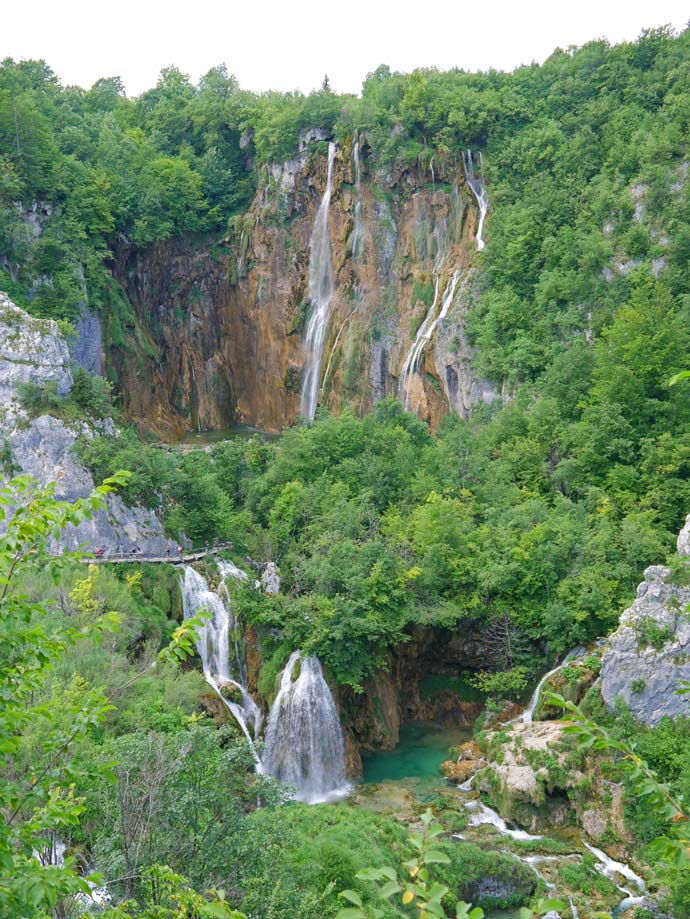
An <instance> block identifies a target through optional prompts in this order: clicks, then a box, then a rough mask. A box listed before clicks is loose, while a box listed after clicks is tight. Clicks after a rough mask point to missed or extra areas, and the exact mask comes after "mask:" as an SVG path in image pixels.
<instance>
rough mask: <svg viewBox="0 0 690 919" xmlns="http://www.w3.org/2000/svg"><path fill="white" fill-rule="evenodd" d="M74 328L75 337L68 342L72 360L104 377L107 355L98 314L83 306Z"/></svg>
mask: <svg viewBox="0 0 690 919" xmlns="http://www.w3.org/2000/svg"><path fill="white" fill-rule="evenodd" d="M74 328H75V335H74V337H72V338H71V339H70V340H68V342H67V344H68V347H69V353H70V356H71V358H72V360H73V361H74V362H75V364H78V365H79V366H80V367H83V368H84V370H86V371H88V372H89V373H95V374H97V375H98V376H103V370H104V367H105V355H104V353H103V332H102V329H101V320H100V317H99V315H98V313H96V312H95V310H92V309H89V308H88V307H87V306H86V305H85V306H83V307H82V311H81V313H80V314H79V318H78V319H77V321H76V322H75V323H74Z"/></svg>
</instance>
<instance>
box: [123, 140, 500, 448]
mask: <svg viewBox="0 0 690 919" xmlns="http://www.w3.org/2000/svg"><path fill="white" fill-rule="evenodd" d="M323 141H324V138H323V137H322V136H321V135H318V136H317V135H315V134H313V133H309V132H305V133H304V135H303V138H302V141H301V152H300V154H299V156H297V157H295V158H294V159H292V160H290V161H288V162H286V163H282V164H276V165H274V166H272V167H270V168H268V167H267V168H266V169H265V170H264V171H263V172H262V175H261V183H260V187H259V190H258V191H257V194H256V196H255V199H254V202H253V203H252V206H251V208H250V210H249V212H248V213H247V214H246V215H244V216H243V217H241V218H237V219H236V220H235V222H234V224H233V229H232V232H231V233H230V235H229V236H228V238H227V239H226V240H224V241H223V242H222V243H217V244H212V243H210V242H208V241H206V240H191V239H178V240H175V241H168V242H165V243H161V244H159V245H158V246H154V247H152V248H151V249H149V250H147V251H145V252H138V251H135V250H134V249H132V248H131V247H129V246H128V245H127V244H126V243H123V244H122V245H121V246H120V249H119V251H118V252H117V253H116V258H115V262H114V274H115V277H116V279H117V281H119V283H120V285H121V287H122V289H123V290H124V291H125V292H126V295H127V300H128V302H129V304H131V307H132V313H131V315H129V316H123V315H120V316H119V317H118V316H116V315H115V314H113V316H111V317H110V318H108V319H107V323H106V329H105V337H106V342H107V350H108V353H109V360H110V362H111V368H112V370H113V371H114V372H115V373H116V375H117V377H118V379H119V387H120V390H121V392H122V394H123V398H124V402H125V407H126V410H127V412H128V413H129V415H130V416H131V417H132V418H133V419H134V420H135V421H136V422H137V423H138V424H139V425H140V426H143V427H147V428H152V429H155V430H157V431H158V432H159V433H161V434H162V435H164V436H166V437H169V436H176V435H177V434H180V433H181V432H182V431H184V430H186V429H196V428H200V429H221V428H227V427H228V426H229V425H230V424H232V423H233V422H234V421H239V422H243V423H246V424H249V425H252V426H255V427H258V428H262V429H265V430H269V431H280V430H281V429H282V428H283V427H285V426H286V425H288V424H289V423H291V422H292V421H293V420H294V419H295V418H296V416H297V414H298V411H299V393H300V387H301V374H302V368H303V365H304V361H305V353H304V345H303V338H304V331H305V328H306V322H307V319H308V315H309V310H310V303H309V301H308V274H309V242H310V236H311V231H312V227H313V223H314V217H315V214H316V211H317V209H318V206H319V203H320V201H321V198H322V196H323V189H324V186H325V182H326V165H327V164H326V156H325V149H323V148H325V146H326V145H325V143H324V142H323ZM357 149H358V150H359V151H360V154H358V159H357V163H358V164H359V169H356V164H355V160H354V143H353V140H352V139H349V140H347V141H346V142H344V143H343V144H342V145H341V146H340V147H339V148H338V150H337V152H336V156H335V162H334V171H333V193H332V196H331V204H330V211H329V236H330V243H331V253H332V262H333V276H334V285H335V292H334V296H333V300H332V303H331V319H330V325H329V330H328V340H327V342H326V346H325V351H324V359H323V364H322V368H321V393H320V399H319V401H320V403H321V404H324V405H327V406H329V407H330V408H332V409H339V408H341V407H342V406H344V405H350V406H352V407H353V408H354V409H355V410H357V411H362V410H366V409H368V408H369V407H371V405H372V404H373V403H374V402H375V401H377V400H378V399H381V398H383V397H385V396H387V395H400V394H401V383H400V372H401V368H402V366H403V364H404V361H405V357H406V355H407V353H408V351H409V349H410V345H411V343H412V341H413V339H414V336H415V334H416V331H417V329H418V328H419V326H420V324H421V323H422V321H423V320H424V317H425V316H426V314H427V312H428V311H429V310H430V309H431V308H432V306H433V309H434V310H436V311H438V310H439V309H440V305H441V298H442V295H443V294H444V292H446V291H447V290H448V289H449V285H450V281H451V278H452V277H453V276H454V275H455V273H456V272H457V273H459V277H460V281H459V283H458V284H457V287H456V296H455V298H454V299H453V301H452V303H450V304H449V309H448V312H447V315H446V317H445V319H444V320H443V322H442V323H440V324H439V326H438V328H437V331H436V333H435V335H434V339H432V342H431V343H430V344H429V345H428V346H427V348H426V349H425V351H424V352H423V353H422V356H421V359H420V364H419V372H418V373H416V374H414V375H413V378H412V380H411V385H410V404H411V407H412V408H414V409H416V410H417V412H418V414H419V415H420V416H421V417H423V418H426V419H427V420H429V421H430V422H431V423H432V425H435V424H437V423H438V421H439V419H440V417H441V416H442V415H443V414H444V413H445V412H447V411H448V409H449V408H453V409H455V410H457V411H459V412H461V413H462V414H467V412H468V411H469V409H470V408H471V406H472V405H473V404H475V403H476V402H477V401H482V400H490V399H492V398H493V397H494V395H495V393H494V392H493V390H492V389H491V387H489V386H488V385H487V384H486V383H483V382H482V381H480V380H478V378H477V377H476V374H475V373H474V372H473V370H472V351H471V349H470V347H469V345H468V344H467V339H466V336H465V330H464V315H465V312H466V309H467V307H468V304H469V302H470V301H471V298H472V296H474V295H475V294H474V290H475V280H476V278H475V277H474V276H473V275H472V271H471V269H472V266H473V264H474V261H475V255H476V241H475V238H474V233H475V228H476V223H477V212H476V203H475V200H474V197H473V196H472V194H471V193H470V192H469V191H468V190H467V189H466V186H465V179H464V174H463V170H462V166H461V165H459V164H454V163H452V162H450V161H448V162H446V163H442V162H438V163H436V166H435V172H434V176H433V177H432V175H431V173H430V171H429V170H428V169H426V168H423V167H422V166H417V167H414V168H411V167H408V168H401V169H398V170H397V171H391V172H387V173H381V172H376V171H375V170H374V168H373V166H372V165H371V161H370V157H369V156H368V149H367V145H366V142H365V140H364V139H363V138H362V139H361V141H360V143H359V144H358V148H357ZM435 292H436V295H437V299H436V301H434V294H435ZM133 354H136V356H137V357H136V359H135V360H133V359H132V357H133Z"/></svg>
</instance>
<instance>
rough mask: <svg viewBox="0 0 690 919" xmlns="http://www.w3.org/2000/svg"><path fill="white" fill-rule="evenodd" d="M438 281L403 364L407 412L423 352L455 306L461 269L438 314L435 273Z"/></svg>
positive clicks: (443, 297) (401, 391)
mask: <svg viewBox="0 0 690 919" xmlns="http://www.w3.org/2000/svg"><path fill="white" fill-rule="evenodd" d="M435 274H436V281H435V286H434V299H433V302H432V304H431V306H430V307H429V312H428V313H427V314H426V316H425V317H424V321H423V322H422V324H421V325H420V327H419V328H418V329H417V334H416V336H415V339H414V341H413V342H412V345H411V346H410V350H409V351H408V352H407V356H406V358H405V362H404V364H403V367H402V370H401V372H400V395H401V399H402V401H403V404H404V406H405V410H406V411H409V410H410V385H411V383H412V378H413V376H414V375H415V373H417V370H418V368H419V362H420V360H421V357H422V352H423V351H424V348H425V347H426V345H427V344H428V342H429V341H431V337H432V335H433V334H434V332H435V331H436V327H437V326H438V324H439V322H442V321H443V320H444V319H445V318H446V316H447V315H448V310H449V309H450V308H451V306H452V305H453V301H454V299H455V290H456V288H457V286H458V281H459V279H460V269H459V268H457V269H456V270H455V271H454V272H453V276H452V277H451V279H450V281H449V282H448V283H447V285H446V287H445V289H444V292H443V296H442V298H441V309H440V310H439V311H438V313H437V307H438V301H439V272H438V271H435Z"/></svg>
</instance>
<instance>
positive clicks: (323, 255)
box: [300, 142, 335, 421]
mask: <svg viewBox="0 0 690 919" xmlns="http://www.w3.org/2000/svg"><path fill="white" fill-rule="evenodd" d="M334 158H335V144H334V143H333V142H331V143H329V145H328V178H327V180H326V190H325V191H324V193H323V198H322V199H321V204H320V205H319V209H318V211H317V213H316V219H315V220H314V227H313V229H312V232H311V239H310V240H309V300H310V302H311V307H312V311H311V315H310V317H309V324H308V325H307V335H306V339H305V342H304V350H305V354H306V360H305V364H304V378H303V380H302V399H301V403H300V412H301V413H302V415H303V416H304V417H305V418H306V419H307V420H308V421H313V420H314V414H315V412H316V402H317V399H318V394H319V376H320V373H321V360H322V358H323V348H324V344H325V339H326V330H327V328H328V319H329V315H330V306H331V300H332V298H333V266H332V264H331V242H330V239H329V236H328V209H329V206H330V203H331V191H332V186H333V160H334Z"/></svg>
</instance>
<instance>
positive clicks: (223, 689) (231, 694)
mask: <svg viewBox="0 0 690 919" xmlns="http://www.w3.org/2000/svg"><path fill="white" fill-rule="evenodd" d="M220 694H221V696H222V697H223V698H224V699H227V700H228V702H234V703H235V705H242V702H243V701H244V699H243V696H242V690H241V689H240V687H239V686H238V685H237V683H232V682H229V683H221V684H220Z"/></svg>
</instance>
